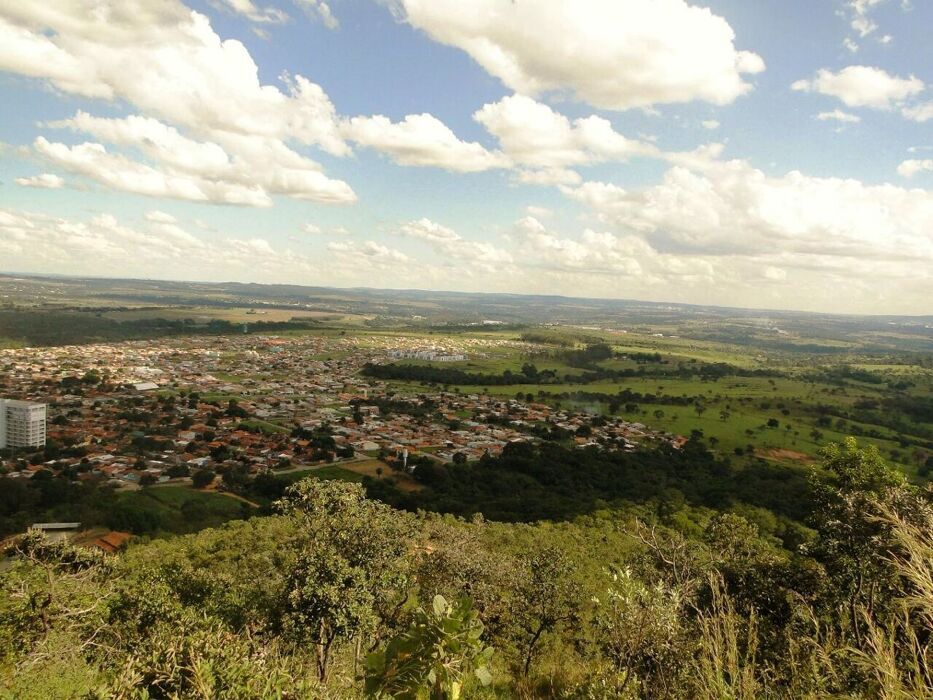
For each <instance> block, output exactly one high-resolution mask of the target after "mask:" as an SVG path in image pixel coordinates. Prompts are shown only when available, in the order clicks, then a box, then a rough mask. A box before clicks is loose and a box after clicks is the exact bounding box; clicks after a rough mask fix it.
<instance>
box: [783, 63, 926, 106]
mask: <svg viewBox="0 0 933 700" xmlns="http://www.w3.org/2000/svg"><path fill="white" fill-rule="evenodd" d="M791 88H792V89H794V90H798V91H805V92H818V93H820V94H823V95H829V96H831V97H835V98H837V99H839V100H841V101H842V102H843V103H845V104H846V105H847V106H849V107H872V108H875V109H891V108H892V107H894V106H896V105H899V104H901V103H902V102H903V101H904V100H905V99H907V98H908V97H911V96H914V95H917V94H919V93H921V92H922V91H923V89H924V84H923V81H922V80H920V79H919V78H917V77H915V76H910V77H909V78H901V77H898V76H894V75H891V74H889V73H888V72H887V71H885V70H883V69H881V68H873V67H871V66H846V67H845V68H843V69H842V70H839V71H836V72H833V71H831V70H829V69H827V68H821V69H820V70H818V71H817V72H816V75H815V76H814V77H813V78H810V79H804V80H798V81H796V82H795V83H793V84H792V85H791Z"/></svg>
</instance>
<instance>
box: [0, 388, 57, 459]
mask: <svg viewBox="0 0 933 700" xmlns="http://www.w3.org/2000/svg"><path fill="white" fill-rule="evenodd" d="M45 425H46V405H45V404H44V403H33V402H31V401H16V400H14V399H0V448H3V447H42V446H43V445H45Z"/></svg>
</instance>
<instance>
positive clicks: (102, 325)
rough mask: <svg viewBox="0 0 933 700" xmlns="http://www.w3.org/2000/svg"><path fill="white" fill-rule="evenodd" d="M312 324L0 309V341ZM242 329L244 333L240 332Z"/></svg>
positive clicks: (91, 339) (67, 340) (308, 324)
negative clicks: (123, 318) (117, 318)
mask: <svg viewBox="0 0 933 700" xmlns="http://www.w3.org/2000/svg"><path fill="white" fill-rule="evenodd" d="M315 327H316V324H315V323H314V322H313V321H307V320H306V321H281V322H276V321H255V322H251V323H248V324H243V323H232V322H230V321H226V320H223V319H212V320H210V321H208V322H206V323H197V322H195V321H194V320H193V319H190V318H185V319H166V318H159V317H158V316H154V317H152V318H141V319H136V320H127V321H115V320H113V319H110V318H106V317H104V316H103V315H102V314H101V313H99V312H94V311H79V310H69V311H65V310H61V311H58V310H56V311H40V310H30V309H0V341H5V342H8V343H14V342H15V343H23V344H26V345H40V346H41V345H49V346H52V345H73V344H80V343H101V342H113V341H119V340H144V339H148V338H164V337H172V336H181V335H195V334H199V335H227V334H230V333H237V332H248V333H272V332H281V331H287V330H309V329H312V328H315ZM244 329H245V331H244Z"/></svg>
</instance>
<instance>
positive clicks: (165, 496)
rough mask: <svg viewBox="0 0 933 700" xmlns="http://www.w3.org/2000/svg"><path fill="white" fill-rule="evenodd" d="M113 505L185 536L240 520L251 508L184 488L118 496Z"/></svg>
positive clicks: (214, 495) (160, 527) (158, 489)
mask: <svg viewBox="0 0 933 700" xmlns="http://www.w3.org/2000/svg"><path fill="white" fill-rule="evenodd" d="M116 505H117V507H119V506H121V505H122V506H124V507H127V508H128V509H130V510H132V511H134V512H142V513H149V514H152V515H153V516H154V517H155V518H158V521H159V529H160V530H162V531H165V532H172V533H177V534H184V533H188V532H196V531H197V530H200V529H203V528H205V527H216V526H218V525H221V524H223V523H225V522H227V521H228V520H232V519H234V518H239V517H242V516H243V515H244V513H246V512H248V510H249V508H250V506H248V505H246V504H245V503H243V502H242V501H239V500H237V499H234V498H230V497H229V496H225V495H223V494H220V493H214V492H210V491H198V490H196V489H193V488H190V487H187V486H155V487H150V488H144V489H140V490H138V491H126V492H123V493H120V494H117V497H116Z"/></svg>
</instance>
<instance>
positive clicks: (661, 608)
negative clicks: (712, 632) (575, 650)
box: [594, 569, 683, 697]
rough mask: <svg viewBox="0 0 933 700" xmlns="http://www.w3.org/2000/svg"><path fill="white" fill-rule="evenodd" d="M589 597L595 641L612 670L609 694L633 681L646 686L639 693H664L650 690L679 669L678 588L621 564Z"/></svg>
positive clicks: (679, 626)
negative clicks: (646, 579) (645, 579)
mask: <svg viewBox="0 0 933 700" xmlns="http://www.w3.org/2000/svg"><path fill="white" fill-rule="evenodd" d="M594 602H595V603H596V614H595V619H594V625H595V627H596V630H597V632H598V636H597V640H598V642H597V643H598V646H599V648H600V651H601V652H602V654H603V656H604V658H605V659H606V660H607V661H608V662H609V664H610V666H611V667H612V669H613V670H614V671H615V673H616V679H615V683H614V684H615V686H616V688H615V689H616V693H617V695H613V696H612V697H617V696H622V697H628V696H627V695H623V691H624V690H625V689H626V687H627V686H628V685H629V684H630V683H632V682H633V681H635V684H639V683H640V684H642V685H643V686H646V690H647V691H648V692H646V693H644V696H645V697H656V696H660V697H663V696H670V693H669V692H667V693H662V692H657V693H654V692H651V691H652V688H653V687H654V686H656V685H658V684H659V683H663V682H664V680H665V679H671V678H675V677H676V676H677V675H678V672H679V668H678V662H679V660H680V659H681V657H682V655H681V654H680V649H679V640H680V637H681V633H682V628H681V626H682V624H683V621H682V617H681V598H680V596H679V595H678V593H677V592H676V591H675V590H672V589H669V588H668V587H666V586H665V585H664V584H661V583H659V584H658V585H657V586H654V587H649V586H646V585H645V584H644V583H642V582H641V581H639V580H638V579H637V578H635V577H634V576H633V575H632V572H631V571H629V570H628V569H624V570H621V571H610V572H609V582H608V586H607V587H606V589H605V592H604V593H603V594H602V595H600V596H598V597H597V598H595V599H594ZM659 690H660V688H659ZM638 696H639V697H641V695H638Z"/></svg>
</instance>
